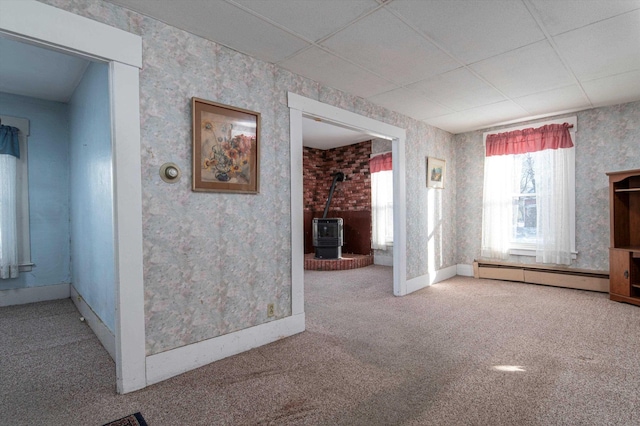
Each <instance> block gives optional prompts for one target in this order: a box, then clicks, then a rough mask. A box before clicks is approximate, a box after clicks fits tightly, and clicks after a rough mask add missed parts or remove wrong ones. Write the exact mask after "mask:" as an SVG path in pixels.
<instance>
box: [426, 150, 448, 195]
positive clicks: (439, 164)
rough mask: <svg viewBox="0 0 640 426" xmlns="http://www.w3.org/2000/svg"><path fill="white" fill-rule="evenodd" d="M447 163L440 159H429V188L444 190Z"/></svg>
mask: <svg viewBox="0 0 640 426" xmlns="http://www.w3.org/2000/svg"><path fill="white" fill-rule="evenodd" d="M445 163H446V162H445V161H444V160H441V159H439V158H433V157H427V188H436V189H443V188H444V176H445V166H446V164H445Z"/></svg>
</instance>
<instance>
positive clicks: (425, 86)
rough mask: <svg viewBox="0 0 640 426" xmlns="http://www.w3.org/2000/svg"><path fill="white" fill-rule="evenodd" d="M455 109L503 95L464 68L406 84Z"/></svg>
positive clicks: (489, 101) (485, 103)
mask: <svg viewBox="0 0 640 426" xmlns="http://www.w3.org/2000/svg"><path fill="white" fill-rule="evenodd" d="M407 88H408V89H411V90H417V91H420V92H422V93H424V94H425V95H426V96H427V97H428V98H429V99H432V100H434V101H437V102H440V103H441V104H443V105H446V106H448V107H449V108H451V109H453V110H455V111H461V110H465V109H469V108H474V107H477V106H481V105H487V104H493V103H496V102H499V101H503V100H505V97H504V96H502V95H501V94H500V92H498V91H497V90H495V89H494V88H492V87H491V86H490V85H488V84H487V83H485V82H484V81H482V80H481V79H480V78H478V77H476V76H475V75H474V74H473V73H472V72H471V71H469V70H468V69H466V68H458V69H456V70H453V71H449V72H447V73H444V74H440V75H437V76H434V77H429V78H427V79H425V80H422V81H419V82H417V83H414V84H412V85H410V86H407Z"/></svg>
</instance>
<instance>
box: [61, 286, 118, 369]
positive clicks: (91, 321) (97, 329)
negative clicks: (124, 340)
mask: <svg viewBox="0 0 640 426" xmlns="http://www.w3.org/2000/svg"><path fill="white" fill-rule="evenodd" d="M71 301H72V302H73V304H74V305H75V306H76V309H77V310H78V312H80V315H82V317H83V318H84V320H85V322H86V323H87V324H88V325H89V327H90V328H91V330H93V333H94V334H95V335H96V337H97V338H98V340H99V341H100V343H102V346H103V347H104V348H105V350H106V351H107V353H108V354H109V356H110V357H111V359H113V360H114V361H115V359H116V357H115V355H116V337H115V336H114V334H113V333H112V332H111V330H109V328H108V327H107V326H106V325H105V324H104V323H103V322H102V320H101V319H100V317H98V315H96V313H95V312H93V309H91V306H89V305H88V304H87V302H85V300H84V297H82V295H81V294H80V293H78V290H76V288H75V287H74V286H73V285H71Z"/></svg>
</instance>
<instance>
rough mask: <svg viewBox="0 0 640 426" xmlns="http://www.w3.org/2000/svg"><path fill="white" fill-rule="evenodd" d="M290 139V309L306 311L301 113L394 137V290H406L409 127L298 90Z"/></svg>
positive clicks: (402, 292)
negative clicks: (399, 125) (406, 141)
mask: <svg viewBox="0 0 640 426" xmlns="http://www.w3.org/2000/svg"><path fill="white" fill-rule="evenodd" d="M288 102H289V103H288V105H289V116H290V122H289V125H290V143H291V268H292V271H291V272H292V277H291V279H292V289H291V310H292V314H293V315H296V314H300V313H303V312H304V231H303V230H304V214H303V211H304V203H303V195H302V194H303V188H302V187H303V184H302V179H300V177H301V176H302V116H303V115H304V116H309V117H315V118H320V119H321V120H323V121H326V122H329V123H333V124H336V125H339V126H342V127H347V128H351V129H356V130H359V131H362V132H364V133H369V134H371V135H372V136H375V137H380V138H384V139H391V141H392V155H393V240H394V241H393V294H394V295H396V296H404V295H406V294H407V260H406V259H407V256H406V254H407V244H406V241H407V238H406V233H407V226H406V223H407V221H406V217H407V214H406V212H407V210H406V190H405V140H406V131H405V129H402V128H400V127H396V126H392V125H390V124H386V123H383V122H381V121H377V120H374V119H372V118H369V117H365V116H362V115H359V114H355V113H353V112H350V111H346V110H343V109H340V108H337V107H334V106H332V105H328V104H325V103H322V102H319V101H316V100H314V99H310V98H305V97H304V96H300V95H298V94H296V93H292V92H289V93H288Z"/></svg>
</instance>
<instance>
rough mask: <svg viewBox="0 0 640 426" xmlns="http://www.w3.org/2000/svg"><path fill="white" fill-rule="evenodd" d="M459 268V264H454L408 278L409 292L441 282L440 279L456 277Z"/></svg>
mask: <svg viewBox="0 0 640 426" xmlns="http://www.w3.org/2000/svg"><path fill="white" fill-rule="evenodd" d="M457 270H458V267H457V265H453V266H449V267H446V268H442V269H438V270H437V271H435V272H434V273H433V274H426V275H421V276H419V277H416V278H412V279H410V280H407V294H409V293H413V292H414V291H418V290H420V289H422V288H425V287H428V286H430V285H431V284H435V283H439V282H440V281H444V280H448V279H449V278H452V277H455V276H456V275H457Z"/></svg>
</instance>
